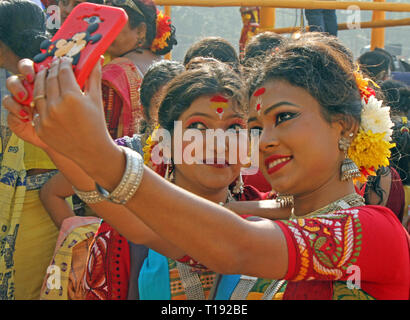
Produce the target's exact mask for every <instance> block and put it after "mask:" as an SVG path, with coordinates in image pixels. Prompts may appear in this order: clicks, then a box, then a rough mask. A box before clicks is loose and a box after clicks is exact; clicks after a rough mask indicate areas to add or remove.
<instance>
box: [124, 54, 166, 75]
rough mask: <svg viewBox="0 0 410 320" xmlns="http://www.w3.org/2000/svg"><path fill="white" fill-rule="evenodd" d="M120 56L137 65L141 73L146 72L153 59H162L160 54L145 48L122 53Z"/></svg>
mask: <svg viewBox="0 0 410 320" xmlns="http://www.w3.org/2000/svg"><path fill="white" fill-rule="evenodd" d="M121 57H124V58H127V59H129V60H131V61H132V62H133V63H134V64H135V65H136V66H137V67H138V69H139V70H140V71H141V73H142V74H145V73H146V72H147V70H148V68H149V67H150V65H151V64H152V63H153V62H154V61H159V60H161V59H162V57H161V56H157V55H155V54H153V53H152V52H151V51H149V50H146V49H144V50H141V51H139V52H137V51H136V50H133V51H130V52H127V53H125V54H123V55H122V56H121Z"/></svg>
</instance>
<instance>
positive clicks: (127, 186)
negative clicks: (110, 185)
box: [96, 146, 144, 205]
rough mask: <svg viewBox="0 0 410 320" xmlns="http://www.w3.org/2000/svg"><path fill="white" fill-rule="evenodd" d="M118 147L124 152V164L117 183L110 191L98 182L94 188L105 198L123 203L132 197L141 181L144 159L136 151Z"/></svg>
mask: <svg viewBox="0 0 410 320" xmlns="http://www.w3.org/2000/svg"><path fill="white" fill-rule="evenodd" d="M120 148H122V149H123V150H124V152H125V156H126V166H125V171H124V175H123V176H122V178H121V181H120V183H119V185H118V186H117V187H116V188H115V189H114V191H113V192H111V193H109V192H108V191H107V190H105V189H104V188H103V187H101V186H100V185H98V184H96V190H97V192H98V193H99V194H100V196H102V197H103V198H104V199H105V200H108V201H111V202H113V203H116V204H121V205H124V204H126V203H127V202H128V200H130V199H131V198H132V196H133V195H134V193H135V192H136V191H137V190H138V187H139V185H140V183H141V181H142V176H143V174H144V159H143V158H142V157H141V155H140V154H139V153H138V152H135V151H133V150H131V149H129V148H126V147H122V146H121V147H120Z"/></svg>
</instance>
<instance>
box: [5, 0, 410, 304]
mask: <svg viewBox="0 0 410 320" xmlns="http://www.w3.org/2000/svg"><path fill="white" fill-rule="evenodd" d="M90 2H94V3H98V4H105V5H110V6H116V7H120V8H123V9H124V10H125V11H126V13H127V15H128V23H127V25H126V26H125V27H124V28H123V30H122V31H121V33H120V34H119V35H118V36H117V38H116V39H115V40H114V42H113V43H112V44H111V45H110V47H109V48H108V49H107V51H106V53H105V55H104V58H103V59H101V63H97V64H96V66H95V67H94V69H93V70H92V72H91V74H90V76H89V79H88V81H87V85H86V86H85V87H84V88H83V89H82V88H80V87H79V86H78V84H77V82H76V79H75V76H74V73H73V71H72V59H70V58H68V57H61V58H58V59H53V62H52V63H51V66H50V68H48V69H42V70H39V71H38V72H37V73H36V72H35V68H34V62H33V60H32V59H33V57H34V56H35V55H36V54H37V53H38V48H39V47H40V43H41V42H42V41H43V40H45V39H47V38H48V39H49V38H50V37H51V34H52V32H51V30H47V28H46V16H45V13H44V11H43V10H42V9H40V7H39V6H38V5H36V4H34V3H33V2H31V1H29V0H3V1H0V68H3V69H5V70H6V71H7V80H6V76H4V77H3V78H0V81H1V84H2V91H1V98H2V113H1V118H0V120H1V123H0V124H1V132H0V133H1V150H0V165H1V171H0V224H1V230H0V299H2V300H6V299H7V300H11V299H18V300H34V299H43V300H127V299H141V300H147V299H148V300H245V299H256V300H272V299H273V300H282V299H283V300H302V299H306V300H312V299H320V300H340V299H360V300H362V299H365V300H372V299H382V300H383V299H399V300H408V299H409V298H410V236H409V233H410V221H409V215H408V213H409V208H410V181H409V177H408V175H409V173H410V167H409V163H410V134H409V128H410V124H409V122H408V117H409V116H410V114H409V108H410V99H409V97H410V89H409V87H408V84H406V83H404V82H401V81H398V80H395V79H394V78H393V77H392V70H394V65H393V60H392V57H391V56H389V54H388V53H387V51H385V50H383V49H377V50H374V51H372V52H368V53H365V54H363V55H362V56H360V57H358V58H357V59H355V58H354V55H353V54H352V52H351V51H350V50H349V48H347V47H346V46H345V45H344V44H343V43H342V42H341V41H340V40H339V39H338V38H337V37H336V36H335V34H333V35H329V34H326V33H325V32H322V31H323V30H317V31H315V30H311V31H312V32H308V33H305V34H302V36H301V37H300V38H298V39H293V38H292V37H286V36H282V35H278V34H276V33H273V32H268V31H267V32H262V33H259V34H258V35H255V36H254V37H252V38H250V39H248V41H247V43H246V46H245V47H244V51H243V52H242V53H241V54H239V53H238V52H237V49H236V48H235V46H233V45H232V44H231V43H229V42H228V41H227V40H225V39H224V38H221V37H205V38H203V39H201V40H200V41H197V42H195V43H194V44H192V46H191V47H190V48H189V49H188V50H187V52H186V54H185V56H184V59H183V61H181V62H179V61H173V60H165V59H164V58H163V56H164V55H165V54H167V53H169V52H171V50H172V48H173V47H174V46H175V45H176V44H177V32H176V29H175V27H174V26H173V25H172V22H171V19H170V18H169V17H167V16H166V15H164V13H162V12H161V11H159V10H158V8H157V7H156V5H155V3H154V2H153V1H152V0H111V1H108V2H107V1H106V2H103V1H102V0H101V1H90ZM78 3H79V1H71V0H67V1H66V0H59V1H58V5H59V7H60V10H61V14H62V19H63V20H64V19H66V18H67V16H68V14H69V13H70V12H71V10H72V9H73V8H74V6H75V5H76V4H78ZM47 4H48V3H47ZM22 39H24V41H22ZM23 81H25V82H28V83H31V84H32V85H33V86H34V92H33V96H34V97H33V102H34V104H33V105H34V106H32V107H28V106H26V105H24V104H23V102H24V100H25V99H26V98H27V96H28V92H27V90H26V88H25V87H24V85H23ZM178 125H180V126H181V127H182V129H181V128H180V127H177V126H178ZM180 130H181V131H182V133H181V134H182V135H183V136H184V140H183V141H179V140H177V137H178V132H179V131H180ZM218 130H219V131H222V132H224V133H226V132H229V133H235V137H239V136H240V133H241V132H243V131H245V132H248V133H249V135H248V140H249V142H250V141H251V138H252V139H253V138H255V139H257V141H258V147H257V150H256V153H257V156H258V159H259V161H258V163H257V168H256V169H255V170H254V171H253V172H252V174H249V172H250V171H249V166H250V165H249V161H248V162H247V163H243V162H241V161H240V160H241V159H239V158H240V153H239V152H234V151H237V150H236V149H237V144H235V145H231V144H228V143H227V142H226V143H223V145H224V148H222V150H219V146H218V148H217V146H215V145H214V144H213V143H212V144H211V146H209V144H208V143H207V144H206V145H195V146H193V145H192V144H191V143H190V142H189V141H188V140H185V136H186V135H188V136H189V134H190V133H192V135H191V136H190V137H194V136H195V137H196V138H198V136H199V137H200V138H201V139H199V140H200V141H202V142H203V141H205V137H208V133H209V132H210V131H218ZM164 132H166V133H169V137H170V140H171V141H170V144H169V148H170V149H171V151H170V152H169V153H167V149H166V148H164V149H161V152H160V153H158V148H159V146H161V144H162V143H163V142H164V141H165V138H164ZM194 133H195V134H196V135H194ZM251 133H252V134H251ZM159 136H162V137H163V139H162V140H160V139H159V138H158V137H159ZM225 138H226V137H225ZM206 139H208V138H206ZM206 141H207V142H208V140H206ZM224 141H225V140H224ZM239 149H240V148H239ZM247 149H249V150H247V151H249V152H250V149H252V148H251V146H250V145H249V146H248V148H247ZM176 150H180V152H181V154H183V155H184V156H186V155H187V154H189V155H191V156H192V157H193V158H194V159H195V161H194V162H187V161H180V160H181V159H180V158H181V157H180V155H178V153H177V152H176ZM252 151H254V149H252ZM232 154H234V155H235V156H234V157H230V156H231V155H232ZM158 155H160V156H161V160H162V161H157V158H158ZM248 156H250V155H249V154H248ZM183 158H184V157H183ZM220 158H223V162H220V161H219V160H220ZM184 159H185V158H184ZM248 160H249V159H248ZM357 270H359V271H357ZM355 271H357V272H356V273H355ZM352 279H353V281H352Z"/></svg>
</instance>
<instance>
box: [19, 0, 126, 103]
mask: <svg viewBox="0 0 410 320" xmlns="http://www.w3.org/2000/svg"><path fill="white" fill-rule="evenodd" d="M127 21H128V16H127V14H126V12H125V11H124V10H123V9H121V8H118V7H111V6H105V5H98V4H94V3H85V2H83V3H81V4H79V5H78V6H76V7H75V8H74V9H73V11H71V13H70V14H69V16H68V17H67V19H66V20H65V21H64V23H63V25H62V26H61V28H60V29H59V30H58V31H57V33H56V34H55V35H54V37H53V38H52V39H51V40H45V41H43V42H42V43H41V46H40V50H41V52H40V53H39V54H37V55H36V56H35V57H34V58H33V61H34V69H35V71H36V72H38V71H39V70H41V69H42V68H48V67H49V66H50V64H51V62H52V60H53V58H54V57H64V56H66V57H71V58H72V59H73V62H72V64H73V70H74V74H75V76H76V79H77V82H78V84H79V86H80V87H81V88H83V86H84V84H85V81H86V80H87V78H88V77H89V75H90V73H91V70H92V69H93V68H94V66H95V64H96V63H97V61H99V59H100V57H101V55H102V54H104V52H105V51H106V50H107V49H108V47H109V46H110V45H111V43H112V42H113V41H114V39H115V38H116V37H117V36H118V34H119V33H120V32H121V30H122V28H123V27H124V25H125V24H126V23H127ZM24 85H25V87H26V89H27V90H28V91H29V97H28V98H27V99H26V100H25V101H23V102H21V103H22V104H24V105H30V102H31V101H32V98H33V96H32V91H33V85H32V84H29V83H28V82H27V81H25V82H24Z"/></svg>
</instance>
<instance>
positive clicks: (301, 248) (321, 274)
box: [276, 206, 410, 300]
mask: <svg viewBox="0 0 410 320" xmlns="http://www.w3.org/2000/svg"><path fill="white" fill-rule="evenodd" d="M276 223H277V224H278V225H279V226H280V228H281V229H282V231H283V233H284V234H285V237H286V241H287V245H288V252H289V266H288V272H287V274H286V276H285V279H286V280H289V281H288V284H287V287H286V291H285V293H284V297H283V298H284V299H292V300H295V299H331V298H332V295H333V282H334V281H349V280H351V281H352V283H353V284H356V283H355V282H356V280H357V279H359V280H360V283H357V285H359V286H360V289H362V290H363V291H365V292H366V293H367V294H369V295H371V296H372V297H374V298H376V299H405V300H407V299H409V297H410V258H409V253H410V248H409V246H410V241H409V236H408V234H407V232H406V231H405V229H404V228H403V226H402V225H401V224H400V222H399V221H398V219H397V217H396V216H395V215H394V214H393V212H391V211H390V210H389V209H387V208H385V207H381V206H364V207H357V208H350V209H348V210H341V211H338V212H336V213H333V214H328V215H322V216H316V217H314V218H307V219H292V220H289V221H276ZM353 279H355V280H353ZM311 280H314V281H311Z"/></svg>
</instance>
